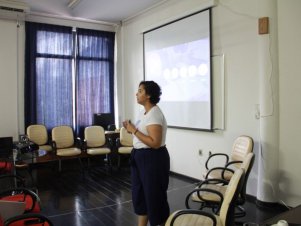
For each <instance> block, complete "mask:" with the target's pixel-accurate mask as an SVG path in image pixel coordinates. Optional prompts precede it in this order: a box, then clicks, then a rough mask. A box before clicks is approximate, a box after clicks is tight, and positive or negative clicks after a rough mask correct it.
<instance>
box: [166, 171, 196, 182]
mask: <svg viewBox="0 0 301 226" xmlns="http://www.w3.org/2000/svg"><path fill="white" fill-rule="evenodd" d="M169 174H170V175H173V176H175V177H178V178H179V179H182V180H185V181H189V182H191V183H197V182H200V180H198V179H196V178H193V177H189V176H187V175H184V174H180V173H176V172H172V171H170V172H169Z"/></svg>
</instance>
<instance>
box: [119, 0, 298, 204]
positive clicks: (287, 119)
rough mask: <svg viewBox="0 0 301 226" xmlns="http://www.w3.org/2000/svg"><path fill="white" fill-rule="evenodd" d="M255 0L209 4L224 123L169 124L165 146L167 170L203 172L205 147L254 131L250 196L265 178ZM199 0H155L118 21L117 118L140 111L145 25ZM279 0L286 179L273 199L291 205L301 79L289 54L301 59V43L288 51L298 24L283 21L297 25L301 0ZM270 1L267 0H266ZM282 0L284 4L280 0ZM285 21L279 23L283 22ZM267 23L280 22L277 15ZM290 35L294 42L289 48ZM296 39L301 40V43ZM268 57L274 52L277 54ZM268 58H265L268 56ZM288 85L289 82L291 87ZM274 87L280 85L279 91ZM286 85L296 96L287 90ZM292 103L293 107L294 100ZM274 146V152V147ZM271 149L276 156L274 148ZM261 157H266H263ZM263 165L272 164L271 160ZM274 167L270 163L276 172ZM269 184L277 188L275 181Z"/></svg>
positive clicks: (221, 148)
mask: <svg viewBox="0 0 301 226" xmlns="http://www.w3.org/2000/svg"><path fill="white" fill-rule="evenodd" d="M260 1H262V0H232V1H229V0H221V1H218V4H217V6H216V7H214V8H213V11H212V12H213V13H212V24H213V27H212V31H213V55H219V54H225V128H226V129H225V130H224V131H216V132H214V133H208V132H201V131H190V130H182V129H171V128H170V129H168V135H167V147H168V149H169V152H170V156H171V170H172V171H174V172H177V173H180V174H184V175H188V176H190V177H194V178H200V176H201V174H202V172H203V171H204V163H205V160H206V158H207V156H208V152H209V151H212V152H225V153H229V152H230V150H231V145H232V142H233V140H234V139H235V138H236V137H237V136H239V135H241V134H246V135H249V136H251V137H253V139H254V141H255V147H254V152H255V154H256V161H255V165H254V168H253V171H252V174H251V175H250V178H249V183H248V188H247V192H248V193H249V194H251V195H254V196H256V195H257V185H259V186H260V183H262V181H258V163H259V162H258V161H263V160H262V159H261V157H262V156H261V153H259V146H260V143H261V142H262V141H261V135H260V120H257V119H255V108H256V107H255V106H256V105H257V104H259V103H260V89H259V86H260V81H261V80H260V78H259V77H260V70H261V68H260V64H259V61H258V59H262V57H265V53H262V52H261V51H262V50H261V49H260V45H262V43H264V42H263V41H260V38H261V39H262V36H261V37H260V36H259V35H258V18H259V14H260V9H259V7H260V4H261V2H260ZM204 2H206V1H205V0H203V1H199V0H185V1H178V0H170V1H166V2H164V3H163V4H162V5H160V6H159V7H157V8H155V9H151V10H149V11H148V12H146V13H145V14H143V15H140V16H138V17H136V18H134V19H131V20H129V21H125V22H124V23H123V26H122V32H121V33H120V35H121V36H122V38H121V39H122V47H123V48H122V52H123V54H122V57H121V59H122V71H119V73H118V74H119V76H120V77H119V78H118V79H119V80H120V81H123V83H119V85H120V89H122V90H124V92H123V96H124V97H123V101H124V103H123V105H124V107H123V109H122V116H121V118H131V119H133V120H134V119H135V117H136V116H137V113H138V112H139V110H140V107H139V106H138V105H137V104H136V99H135V92H136V90H137V86H138V84H139V82H140V81H141V80H143V43H142V38H143V37H142V32H143V31H146V30H148V29H150V28H154V27H156V26H158V25H161V24H164V23H166V22H167V21H172V20H174V19H176V18H178V17H179V16H181V15H185V14H186V15H187V14H188V13H190V12H192V11H193V10H195V11H197V10H198V9H200V8H201V5H202V4H203V3H204ZM279 2H280V3H279V5H280V6H279V7H280V9H279V10H278V12H279V17H278V20H279V23H280V29H279V31H280V32H284V33H281V34H282V35H281V37H280V49H281V51H280V53H281V56H280V58H279V59H280V61H281V60H282V61H283V62H280V63H279V66H280V67H282V69H281V71H280V73H281V74H280V83H281V85H280V93H281V96H280V108H281V111H280V114H281V116H280V133H279V134H280V149H281V150H280V158H279V159H280V161H281V160H284V161H283V162H282V161H281V163H280V170H281V172H283V174H284V175H283V178H282V177H281V178H279V179H280V185H281V186H282V187H283V188H282V193H281V196H279V200H276V201H280V200H282V201H284V202H286V203H287V204H288V205H292V206H294V205H297V204H298V203H300V202H301V197H300V195H299V194H298V189H299V187H300V185H301V181H300V176H299V178H298V175H297V172H300V167H299V170H298V171H295V169H294V168H296V169H297V167H298V166H292V165H290V164H289V162H297V161H298V159H300V158H297V159H296V158H295V155H296V154H298V155H300V154H299V153H300V152H297V147H298V145H297V139H298V138H297V134H300V133H298V132H297V129H298V125H299V124H300V123H299V122H297V123H296V120H297V117H298V116H299V115H300V101H299V102H298V101H297V99H296V98H298V94H300V93H301V91H300V89H298V88H299V87H300V84H301V83H300V82H299V83H298V82H295V79H297V81H300V76H299V74H300V73H298V72H299V71H300V69H299V68H297V65H298V64H297V62H296V60H292V61H291V60H288V59H291V58H292V59H294V58H295V57H296V59H300V52H301V51H300V48H296V49H294V54H293V55H291V53H290V51H291V49H293V48H295V44H298V40H297V39H298V37H300V29H296V30H295V31H294V33H293V34H294V35H291V36H289V37H287V33H288V31H287V29H288V30H290V29H291V27H292V26H288V25H290V24H291V22H290V21H291V20H293V22H294V23H293V24H295V28H297V23H298V22H297V21H299V20H300V16H299V14H298V13H297V11H298V9H300V1H299V2H298V0H295V1H293V0H292V1H291V0H289V1H287V0H286V1H284V0H279ZM287 2H289V3H287ZM269 4H271V3H270V2H269ZM272 4H276V1H275V2H272ZM286 4H287V6H286V7H283V6H284V5H286ZM298 6H299V7H298ZM282 7H283V9H282ZM290 8H293V9H294V10H291V9H290ZM287 14H290V16H289V17H287ZM260 16H262V15H260ZM296 17H298V18H296ZM284 18H285V19H284ZM276 22H277V21H276ZM282 22H283V24H282V25H281V23H282ZM271 24H273V26H277V23H275V21H274V18H273V20H272V21H271ZM275 29H277V27H276V28H275ZM296 33H297V34H299V35H297V34H296ZM267 37H268V36H267ZM288 42H289V43H290V45H289V47H291V48H287V43H288ZM259 43H261V44H259ZM298 45H299V46H300V44H298ZM267 49H268V48H267ZM283 54H284V55H283ZM267 57H269V56H267ZM273 57H276V58H277V57H278V55H274V56H273ZM282 57H283V58H282ZM269 60H270V59H265V61H267V62H268V61H269ZM294 63H296V64H294ZM277 66H278V65H276V67H277ZM291 68H293V71H291ZM298 69H299V70H298ZM277 72H278V71H277ZM282 73H285V78H283V77H282V76H283V75H282ZM277 77H278V76H276V78H277ZM288 78H290V79H288ZM276 84H277V83H276ZM292 84H293V86H292V89H290V88H291V85H292ZM297 86H299V87H297ZM275 91H276V92H277V90H275ZM286 91H289V93H294V94H295V95H294V96H293V95H292V94H291V95H288V94H285V93H286ZM283 92H284V93H283ZM296 105H298V106H297V107H296ZM283 107H284V108H285V109H283ZM298 113H299V114H298ZM191 117H197V115H192V116H191ZM167 121H168V119H167ZM297 121H298V120H297ZM299 121H300V120H299ZM277 124H278V123H277ZM276 127H277V126H276ZM285 134H286V135H285ZM287 134H290V135H287ZM293 136H294V138H293ZM292 140H293V141H294V142H292ZM198 149H202V150H203V151H204V155H203V156H198ZM273 151H277V152H278V149H276V150H273ZM272 154H273V155H275V154H276V155H278V153H272ZM283 155H285V157H284V156H283ZM294 159H295V160H294ZM264 161H268V159H266V160H264ZM296 165H297V164H296ZM299 165H300V164H299ZM267 166H268V167H270V166H269V164H267ZM277 170H278V169H273V171H277ZM295 177H296V178H295ZM285 184H289V185H290V188H289V189H288V188H284V186H285ZM273 189H275V190H277V188H273ZM277 198H278V197H277Z"/></svg>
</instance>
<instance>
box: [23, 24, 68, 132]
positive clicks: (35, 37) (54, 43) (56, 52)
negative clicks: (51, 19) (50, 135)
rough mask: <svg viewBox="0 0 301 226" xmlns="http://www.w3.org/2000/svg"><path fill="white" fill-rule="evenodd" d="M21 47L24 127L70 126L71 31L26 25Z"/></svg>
mask: <svg viewBox="0 0 301 226" xmlns="http://www.w3.org/2000/svg"><path fill="white" fill-rule="evenodd" d="M25 48H26V69H25V126H26V127H27V126H28V125H30V124H36V123H39V124H44V125H45V126H46V127H47V128H48V129H51V128H53V127H54V126H57V125H70V126H72V125H73V123H72V122H73V114H72V111H73V102H72V100H73V96H72V95H73V92H72V59H73V51H74V50H73V35H72V28H71V27H64V26H56V25H47V24H40V23H32V22H26V47H25Z"/></svg>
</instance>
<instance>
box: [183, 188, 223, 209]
mask: <svg viewBox="0 0 301 226" xmlns="http://www.w3.org/2000/svg"><path fill="white" fill-rule="evenodd" d="M200 192H208V193H212V194H215V195H217V196H219V198H220V202H219V204H218V207H217V209H216V213H218V212H219V210H220V208H221V206H222V203H223V201H224V196H223V194H222V193H220V192H219V191H216V190H213V189H209V188H196V189H193V190H192V191H191V192H190V193H188V194H187V195H186V198H185V206H186V208H187V209H191V207H190V206H189V200H190V197H191V196H192V195H193V194H194V193H197V196H198V198H199V199H200V200H202V201H203V202H206V201H210V200H206V199H204V198H203V197H202V196H201V195H200Z"/></svg>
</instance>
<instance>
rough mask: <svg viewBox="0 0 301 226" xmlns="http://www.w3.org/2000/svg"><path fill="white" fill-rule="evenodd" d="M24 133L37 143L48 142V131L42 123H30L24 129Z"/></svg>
mask: <svg viewBox="0 0 301 226" xmlns="http://www.w3.org/2000/svg"><path fill="white" fill-rule="evenodd" d="M26 134H27V136H28V138H29V140H31V141H32V142H34V143H36V144H37V145H44V144H47V142H48V133H47V129H46V127H45V126H44V125H30V126H28V127H27V129H26Z"/></svg>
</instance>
